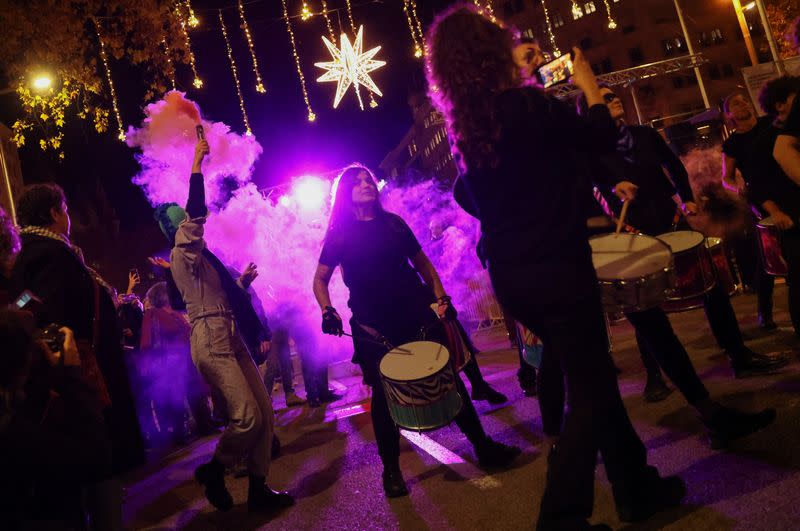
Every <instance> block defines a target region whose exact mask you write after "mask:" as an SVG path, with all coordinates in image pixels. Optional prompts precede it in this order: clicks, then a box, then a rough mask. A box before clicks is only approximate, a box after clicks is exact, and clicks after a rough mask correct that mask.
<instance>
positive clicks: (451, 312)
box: [437, 295, 458, 320]
mask: <svg viewBox="0 0 800 531" xmlns="http://www.w3.org/2000/svg"><path fill="white" fill-rule="evenodd" d="M437 302H438V303H439V306H440V307H441V306H442V305H446V308H445V310H444V319H449V320H455V319H456V318H457V317H458V312H457V311H456V308H455V306H453V301H451V300H450V297H448V296H447V295H445V296H444V297H440V298H439V300H438V301H437Z"/></svg>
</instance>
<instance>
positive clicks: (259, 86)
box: [238, 0, 267, 94]
mask: <svg viewBox="0 0 800 531" xmlns="http://www.w3.org/2000/svg"><path fill="white" fill-rule="evenodd" d="M238 5H239V18H240V19H241V20H242V31H244V36H245V39H246V40H247V47H248V48H249V49H250V57H251V58H252V59H253V72H254V73H255V75H256V92H260V93H261V94H264V93H266V92H267V89H266V88H264V82H263V80H262V79H261V72H260V71H259V69H258V59H256V47H255V45H254V44H253V36H252V35H251V34H250V25H249V24H248V23H247V19H246V18H245V17H244V4H242V0H238Z"/></svg>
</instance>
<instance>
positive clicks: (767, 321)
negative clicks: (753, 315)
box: [758, 312, 778, 331]
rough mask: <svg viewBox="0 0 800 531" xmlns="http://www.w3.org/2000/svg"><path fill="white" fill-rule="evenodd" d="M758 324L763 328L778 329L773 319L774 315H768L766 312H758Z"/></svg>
mask: <svg viewBox="0 0 800 531" xmlns="http://www.w3.org/2000/svg"><path fill="white" fill-rule="evenodd" d="M758 326H759V327H760V328H761V329H762V330H767V331H769V330H776V329H777V328H778V325H777V324H775V321H774V320H773V319H772V315H767V314H766V313H760V312H759V314H758Z"/></svg>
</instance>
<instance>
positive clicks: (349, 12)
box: [345, 0, 378, 110]
mask: <svg viewBox="0 0 800 531" xmlns="http://www.w3.org/2000/svg"><path fill="white" fill-rule="evenodd" d="M345 5H346V6H347V18H348V19H349V20H350V30H351V32H352V33H353V39H356V38H357V35H358V31H357V30H356V22H355V20H354V19H353V6H352V5H350V0H345ZM353 88H354V89H355V91H356V94H358V84H356V85H355V86H354V87H353ZM367 94H369V106H370V108H372V109H374V108H375V107H377V106H378V102H377V101H376V100H375V96H373V94H372V91H371V90H369V88H367ZM358 99H359V101H361V96H359V97H358ZM361 109H362V110H363V109H364V108H363V107H362V108H361Z"/></svg>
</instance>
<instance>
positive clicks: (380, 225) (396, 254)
mask: <svg viewBox="0 0 800 531" xmlns="http://www.w3.org/2000/svg"><path fill="white" fill-rule="evenodd" d="M337 266H341V269H342V277H343V279H344V283H345V285H346V286H347V287H348V288H349V290H350V300H349V301H348V305H349V306H350V309H351V310H352V312H353V318H352V320H351V321H350V325H351V329H352V334H353V344H354V349H355V355H354V357H353V361H354V362H355V363H358V364H359V365H360V366H361V370H362V372H363V374H364V380H365V382H366V383H367V384H368V385H369V386H370V387H372V407H371V414H372V426H373V429H374V430H375V438H376V440H377V443H378V453H379V454H380V457H381V461H382V462H383V487H384V490H385V492H386V495H387V496H388V497H396V496H404V495H406V494H408V490H407V488H406V485H405V482H404V481H403V476H402V474H401V472H400V463H399V457H400V432H399V430H398V428H397V426H396V425H395V424H394V422H393V421H392V418H391V416H390V414H389V408H388V405H387V402H386V394H385V392H384V389H383V386H382V384H381V376H380V372H379V364H380V361H381V359H382V357H383V356H384V355H385V354H386V353H387V352H388V351H389V349H390V345H392V346H399V345H402V344H404V343H409V342H412V341H418V340H420V339H423V338H424V339H426V340H429V341H435V342H438V343H443V344H445V343H446V339H445V334H444V330H443V328H442V325H441V323H440V318H451V317H455V310H454V309H453V307H452V305H451V303H450V298H449V297H448V296H447V294H446V293H445V291H444V288H443V287H442V283H441V280H440V279H439V275H438V274H437V273H436V270H435V269H434V267H433V264H432V263H431V261H430V260H429V259H428V257H427V256H426V255H425V253H424V252H423V251H422V248H421V247H420V244H419V242H418V241H417V239H416V238H415V237H414V234H413V233H412V232H411V229H410V228H409V227H408V225H407V224H406V223H405V222H404V221H403V220H402V219H401V218H400V217H399V216H397V215H395V214H392V213H389V212H386V211H385V210H384V209H383V208H382V206H381V204H380V201H379V198H378V188H377V184H376V181H375V177H374V176H373V175H372V172H370V170H369V169H367V168H366V167H364V166H361V165H352V166H349V167H347V168H345V170H344V171H343V172H342V174H341V176H340V178H339V183H338V188H337V190H336V196H335V201H334V205H333V208H332V212H331V217H330V221H329V224H328V231H327V234H326V237H325V242H324V245H323V248H322V253H321V255H320V258H319V265H318V266H317V271H316V274H315V276H314V295H315V296H316V298H317V302H318V303H319V305H320V308H321V309H322V330H323V332H325V333H327V334H333V335H342V333H343V328H342V319H341V317H340V316H339V314H338V312H337V311H336V309H335V308H333V306H332V303H331V299H330V294H329V291H328V284H329V282H330V279H331V275H332V274H333V271H334V269H335V268H336V267H337ZM420 276H421V277H422V279H424V280H425V282H424V283H423V282H422V279H420ZM432 292H433V293H432ZM435 302H438V310H437V312H434V311H433V310H432V309H431V304H432V303H435ZM437 313H438V315H437ZM456 386H457V389H458V391H459V393H460V395H461V398H462V400H463V406H462V408H461V411H460V413H459V414H458V415H457V416H456V418H455V421H456V424H457V425H458V427H459V429H460V430H461V431H462V432H463V433H464V434H465V435H466V436H467V439H469V441H470V442H471V443H472V445H473V447H474V448H475V453H476V454H477V457H478V460H479V462H480V464H481V465H482V466H486V467H495V466H506V465H508V464H509V463H510V462H511V461H512V460H513V459H514V458H515V457H516V456H518V455H519V454H520V450H519V448H516V447H513V446H506V445H504V444H502V443H499V442H496V441H493V440H492V439H491V438H489V437H488V436H487V435H486V433H485V432H484V430H483V427H482V426H481V423H480V420H479V419H478V415H477V413H476V412H475V408H474V406H473V404H472V402H471V401H470V398H469V395H468V394H467V391H466V388H465V387H464V384H463V383H462V382H461V379H460V378H458V377H456Z"/></svg>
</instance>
